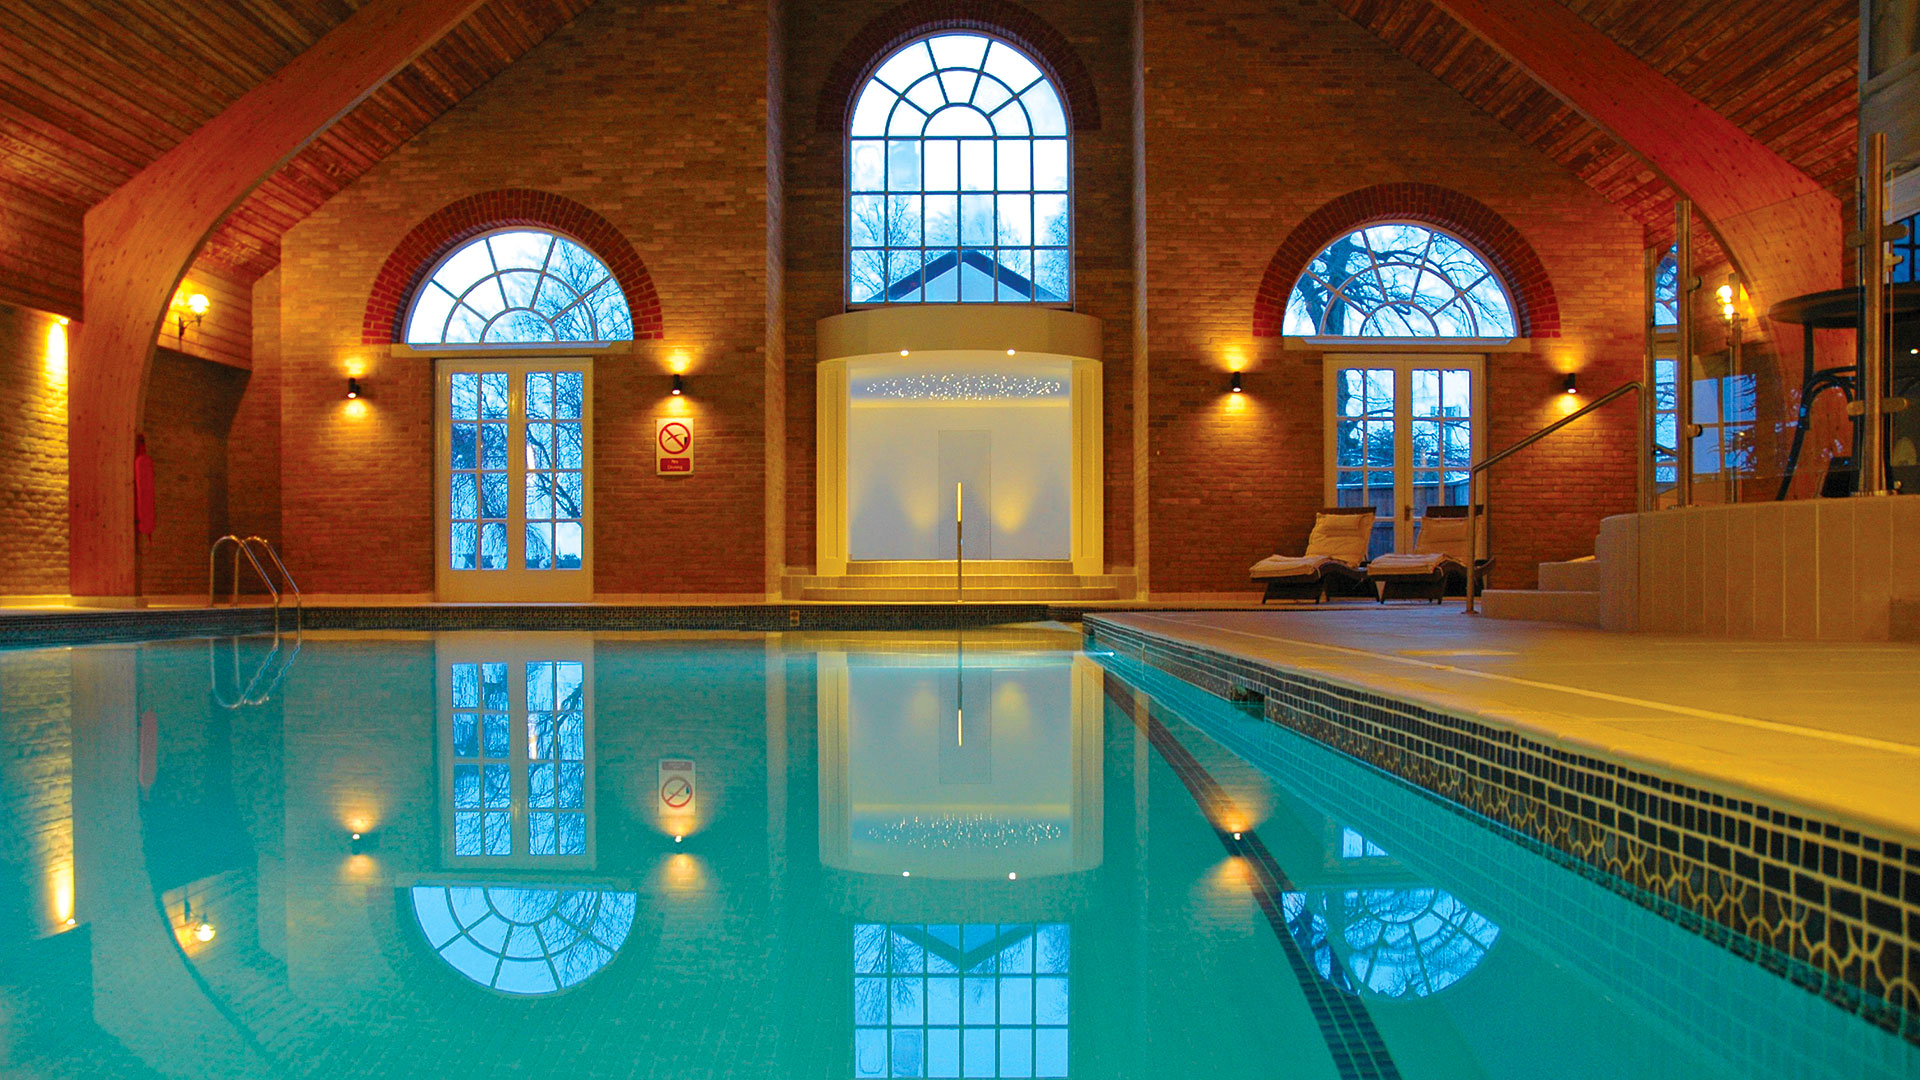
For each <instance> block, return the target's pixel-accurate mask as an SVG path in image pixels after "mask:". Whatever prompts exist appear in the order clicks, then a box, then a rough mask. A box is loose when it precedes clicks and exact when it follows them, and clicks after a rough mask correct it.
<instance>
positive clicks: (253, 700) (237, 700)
mask: <svg viewBox="0 0 1920 1080" xmlns="http://www.w3.org/2000/svg"><path fill="white" fill-rule="evenodd" d="M228 544H232V545H233V591H232V593H231V595H230V597H229V599H228V603H229V604H231V605H235V606H237V605H238V604H239V603H240V556H242V555H245V556H246V557H247V563H248V564H249V565H251V566H252V567H253V572H254V573H255V574H256V575H258V576H259V578H260V583H261V584H263V585H265V586H266V587H267V592H268V593H269V594H270V595H271V596H272V597H273V648H272V649H270V650H268V652H267V655H266V656H265V658H263V659H262V660H261V661H260V664H259V666H258V667H256V668H255V669H254V672H253V678H251V679H249V680H247V684H246V685H245V686H244V687H242V686H241V685H240V639H239V638H238V637H235V638H232V639H230V648H231V652H232V661H233V686H234V690H235V695H234V696H228V695H226V694H223V693H221V690H220V675H219V668H218V666H217V665H216V663H215V659H214V652H215V645H214V642H213V641H212V640H211V639H209V640H208V642H207V677H208V681H209V682H210V683H211V684H212V689H213V697H214V700H215V701H218V702H219V703H220V704H221V706H223V707H224V708H228V709H237V708H240V707H241V706H243V705H260V704H264V703H265V702H266V700H267V699H268V698H270V697H272V696H273V692H274V690H275V689H277V688H278V687H279V685H280V680H281V679H283V678H285V677H286V674H287V672H288V671H289V670H290V669H291V668H292V667H293V662H294V660H295V659H296V658H297V657H299V655H300V646H301V633H300V632H301V623H302V614H303V608H302V600H303V597H302V596H301V595H300V586H299V585H298V584H296V583H295V582H294V580H293V575H292V574H289V573H288V572H287V564H286V563H284V562H282V561H281V560H280V553H279V552H278V551H275V550H274V547H273V542H272V541H270V540H268V539H267V538H266V537H263V536H240V535H237V534H234V533H228V534H227V535H226V536H223V537H221V538H220V539H218V540H215V541H214V542H213V546H212V547H211V548H209V549H208V550H207V606H208V607H213V606H214V604H215V599H216V591H215V590H216V586H217V581H216V579H215V576H214V575H215V573H216V572H217V569H218V566H219V559H220V549H221V548H222V547H225V546H226V545H228ZM255 551H260V552H264V553H265V554H266V557H267V561H266V562H265V563H262V562H261V561H260V557H259V556H258V555H256V554H254V552H255ZM269 564H271V565H272V567H273V568H274V569H275V570H276V571H278V572H279V574H280V581H281V582H283V583H284V584H285V586H286V588H285V589H284V590H283V589H282V588H281V587H280V585H278V584H275V583H274V579H273V575H272V574H269V573H268V572H267V566H268V565H269ZM288 596H291V597H292V601H293V650H292V651H291V652H289V653H287V654H286V658H285V659H284V660H282V659H281V650H282V648H283V647H284V646H285V640H284V639H283V638H282V636H281V632H280V606H281V602H282V600H283V599H285V598H287V597H288ZM269 672H271V673H272V677H271V678H268V673H269ZM263 679H264V680H266V685H265V687H264V688H262V686H261V681H262V680H263Z"/></svg>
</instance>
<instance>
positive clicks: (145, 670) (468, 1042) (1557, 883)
mask: <svg viewBox="0 0 1920 1080" xmlns="http://www.w3.org/2000/svg"><path fill="white" fill-rule="evenodd" d="M0 806H4V807H5V809H6V812H7V815H8V821H9V822H10V826H9V828H8V830H7V836H6V847H5V852H6V865H5V870H6V872H5V874H4V876H0V925H4V926H5V927H6V929H4V930H0V940H4V939H5V938H6V937H8V936H11V938H12V939H13V940H12V942H11V944H10V945H9V947H8V948H7V949H6V951H5V955H6V959H5V960H0V1072H4V1075H6V1076H22V1077H39V1076H49V1077H59V1076H75V1077H121V1076H126V1077H152V1076H165V1077H278V1076H288V1077H305V1076H342V1075H350V1076H398V1077H412V1076H432V1077H443V1076H444V1077H453V1076H477V1075H497V1074H503V1073H511V1074H515V1075H530V1076H548V1075H553V1076H623V1077H624V1076H638V1077H660V1078H663V1080H664V1078H673V1080H691V1078H701V1077H772V1078H782V1080H785V1078H820V1080H827V1078H832V1080H846V1078H855V1077H892V1076H937V1077H1069V1076H1070V1077H1084V1078H1105V1077H1116V1078H1117V1077H1126V1078H1172V1077H1194V1076H1200V1077H1207V1078H1208V1080H1239V1078H1242V1077H1248V1078H1251V1077H1271V1076H1290V1077H1308V1078H1313V1077H1328V1078H1342V1080H1344V1078H1360V1077H1408V1078H1416V1077H1433V1078H1441V1077H1542V1076H1553V1077H1589V1076H1591V1077H1608V1078H1617V1077H1620V1076H1635V1077H1657V1076H1673V1077H1728V1078H1733V1077H1753V1076H1761V1075H1771V1076H1779V1077H1850V1078H1867V1077H1876V1078H1877V1077H1903V1076H1913V1075H1917V1074H1920V1053H1917V1052H1916V1048H1915V1047H1914V1046H1913V1045H1911V1044H1909V1043H1906V1042H1904V1041H1902V1040H1901V1039H1899V1038H1897V1037H1895V1036H1893V1035H1891V1034H1888V1033H1887V1032H1885V1031H1883V1030H1881V1029H1879V1028H1877V1027H1874V1026H1872V1025H1870V1024H1868V1023H1866V1022H1864V1021H1862V1020H1861V1019H1859V1018H1858V1017H1856V1016H1854V1015H1851V1014H1850V1013H1848V1012H1846V1011H1843V1010H1842V1009H1840V1008H1837V1007H1835V1006H1834V1005H1832V1004H1830V1003H1828V1002H1826V1001H1824V1000H1822V999H1821V998H1819V997H1818V996H1816V995H1814V994H1812V993H1809V992H1808V991H1806V990H1803V989H1801V988H1799V987H1797V986H1795V985H1794V984H1793V983H1792V982H1790V981H1788V980H1786V979H1783V978H1780V977H1778V976H1776V975H1773V974H1771V973H1769V972H1768V971H1767V970H1765V969H1764V968H1763V967H1762V966H1760V965H1759V964H1756V963H1754V962H1753V961H1751V960H1747V959H1742V958H1741V957H1739V956H1737V955H1735V953H1734V952H1733V951H1731V950H1729V949H1727V948H1725V947H1723V946H1721V945H1718V944H1715V943H1713V942H1711V941H1709V940H1707V939H1706V938H1703V937H1700V936H1696V935H1695V934H1693V933H1691V932H1689V931H1687V930H1685V929H1683V928H1682V927H1681V926H1679V925H1677V924H1676V923H1674V922H1672V921H1669V920H1668V919H1666V918H1664V917H1662V916H1661V915H1660V914H1658V913H1656V912H1655V911H1652V910H1649V908H1648V907H1646V906H1643V905H1642V904H1639V903H1636V902H1635V901H1634V899H1633V898H1632V897H1631V896H1628V895H1624V894H1623V892H1622V890H1620V889H1618V888H1611V887H1609V883H1608V882H1605V881H1600V880H1595V879H1594V878H1593V877H1591V876H1589V875H1583V874H1581V873H1576V872H1574V871H1573V870H1570V869H1568V868H1566V867H1565V866H1563V865H1561V864H1560V863H1559V862H1556V861H1554V860H1552V859H1549V858H1547V857H1546V856H1545V855H1543V854H1541V853H1538V852H1536V851H1533V850H1530V849H1529V848H1527V847H1525V846H1522V845H1520V844H1518V843H1516V842H1514V841H1512V840H1510V839H1507V838H1506V837H1504V836H1502V835H1500V834H1499V833H1498V832H1497V831H1496V830H1495V829H1493V828H1491V827H1490V826H1488V825H1487V824H1485V823H1484V822H1482V821H1481V820H1479V819H1477V818H1475V817H1473V816H1471V815H1469V814H1467V813H1465V812H1462V811H1458V810H1455V809H1453V808H1450V807H1448V806H1446V805H1444V804H1442V803H1440V802H1439V801H1437V800H1435V799H1433V798H1431V797H1429V796H1427V795H1425V794H1422V793H1420V792H1417V791H1415V790H1413V789H1411V788H1409V787H1406V786H1404V785H1402V784H1400V783H1399V782H1397V781H1393V780H1390V779H1387V778H1384V777H1382V776H1381V775H1379V774H1378V773H1375V772H1374V771H1372V770H1371V769H1369V768H1367V767H1365V766H1363V765H1361V764H1359V763H1357V762H1354V761H1353V760H1351V759H1349V758H1346V757H1343V756H1341V755H1339V754H1337V753H1335V752H1333V751H1331V750H1328V749H1326V748H1324V747H1322V746H1320V745H1318V744H1316V743H1314V742H1312V741H1310V740H1308V739H1306V738H1304V737H1302V736H1299V735H1296V734H1294V733H1292V732H1290V731H1288V730H1286V729H1284V728H1281V727H1279V726H1277V725H1275V724H1272V723H1269V722H1267V721H1266V720H1264V719H1262V718H1259V717H1256V716H1254V715H1251V714H1249V713H1248V712H1244V711H1242V710H1239V709H1236V708H1235V707H1234V706H1232V705H1231V704H1229V703H1227V702H1224V701H1221V700H1219V699H1217V698H1214V697H1211V696H1209V695H1206V694H1204V693H1202V692H1200V691H1198V690H1196V689H1194V688H1193V687H1191V686H1189V685H1187V684H1185V683H1181V682H1178V681H1176V680H1174V679H1172V678H1170V677H1168V676H1166V675H1164V674H1162V673H1159V672H1154V671H1149V670H1146V669H1142V668H1140V667H1138V666H1137V665H1135V664H1134V663H1132V662H1131V661H1128V660H1125V659H1123V658H1119V657H1115V656H1112V655H1107V654H1099V653H1088V652H1086V651H1083V649H1082V648H1081V639H1080V638H1079V637H1078V636H1077V635H1071V634H1067V633H1063V632H1057V631H1049V630H1043V629H1031V630H1027V629H1009V630H999V631H962V632H926V633H910V632H884V633H883V632H871V633H838V634H835V633H795V634H700V635H694V634H665V633H650V634H640V633H625V634H623V633H602V634H573V633H514V634H505V633H441V634H398V633H396V634H388V635H371V634H347V633H337V634H329V635H320V634H308V635H307V636H306V637H305V639H304V640H302V641H300V642H299V643H298V647H297V652H296V649H295V644H294V643H293V642H292V641H287V642H285V643H283V644H282V645H281V646H280V647H279V648H278V650H277V651H274V649H273V648H272V642H271V641H270V640H269V639H264V638H256V639H244V640H240V641H234V640H230V639H221V640H217V641H206V640H174V641H160V642H151V643H145V644H139V645H115V646H91V647H81V648H72V649H23V650H14V651H0Z"/></svg>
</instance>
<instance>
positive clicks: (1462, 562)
mask: <svg viewBox="0 0 1920 1080" xmlns="http://www.w3.org/2000/svg"><path fill="white" fill-rule="evenodd" d="M1480 513H1481V516H1480V520H1481V521H1482V522H1485V521H1486V520H1487V519H1486V516H1485V514H1486V507H1484V506H1483V507H1481V508H1480ZM1466 517H1467V508H1466V507H1464V506H1429V507H1427V509H1426V513H1425V514H1424V516H1423V518H1422V521H1421V525H1420V535H1419V537H1418V538H1417V539H1416V540H1415V542H1414V545H1413V554H1410V555H1382V556H1380V557H1379V558H1377V559H1374V560H1373V562H1371V563H1370V564H1368V566H1367V583H1368V584H1369V585H1372V586H1373V592H1374V598H1375V599H1377V600H1379V601H1380V602H1381V603H1383V604H1384V603H1386V602H1387V601H1388V600H1431V601H1433V602H1434V603H1436V604H1437V603H1439V602H1440V601H1441V600H1442V599H1444V598H1445V597H1448V596H1465V595H1466V594H1467V522H1466ZM1481 550H1483V551H1484V550H1486V545H1485V544H1484V543H1483V544H1482V545H1481ZM1492 567H1493V559H1492V558H1491V557H1489V558H1485V559H1481V560H1480V562H1479V573H1478V574H1477V575H1476V577H1477V579H1478V584H1477V585H1476V586H1475V591H1476V592H1478V591H1479V590H1480V589H1483V588H1485V587H1486V580H1487V579H1486V574H1487V571H1488V570H1489V569H1491V568H1492Z"/></svg>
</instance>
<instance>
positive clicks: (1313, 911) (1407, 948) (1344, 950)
mask: <svg viewBox="0 0 1920 1080" xmlns="http://www.w3.org/2000/svg"><path fill="white" fill-rule="evenodd" d="M1280 901H1281V909H1282V912H1283V914H1284V915H1285V917H1286V920H1287V927H1288V930H1289V932H1290V933H1292V934H1293V937H1294V939H1295V940H1296V941H1298V942H1299V943H1300V946H1301V949H1302V950H1303V951H1305V952H1306V953H1307V955H1308V958H1309V962H1311V963H1312V964H1313V965H1314V967H1315V968H1316V969H1317V970H1318V971H1319V972H1320V976H1321V978H1323V979H1326V980H1327V981H1328V982H1330V983H1332V984H1333V985H1335V986H1338V987H1340V988H1341V989H1344V990H1348V991H1350V992H1365V993H1367V994H1370V995H1372V996H1375V997H1383V998H1420V997H1427V996H1429V995H1432V994H1437V993H1439V992H1440V991H1442V990H1445V989H1446V988H1447V987H1449V986H1452V985H1453V984H1454V983H1456V982H1459V981H1460V980H1461V979H1464V978H1466V977H1467V976H1468V975H1469V974H1471V973H1472V972H1473V969H1474V968H1476V967H1478V966H1479V965H1480V961H1481V960H1482V959H1483V958H1485V956H1486V955H1487V950H1489V949H1491V948H1493V943H1494V941H1495V940H1497V939H1498V938H1499V937H1500V927H1498V926H1497V925H1495V924H1494V922H1493V921H1492V920H1491V919H1488V918H1487V917H1486V916H1484V915H1481V914H1479V913H1478V912H1476V911H1474V910H1473V909H1471V908H1469V907H1467V905H1465V904H1463V903H1461V902H1460V900H1459V899H1458V898H1456V897H1455V896H1454V895H1453V894H1451V893H1449V892H1446V891H1445V890H1443V889H1435V888H1432V887H1423V888H1397V889H1385V888H1381V889H1347V890H1341V891H1332V892H1314V893H1312V894H1308V893H1298V892H1290V893H1284V894H1282V896H1281V898H1280Z"/></svg>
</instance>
